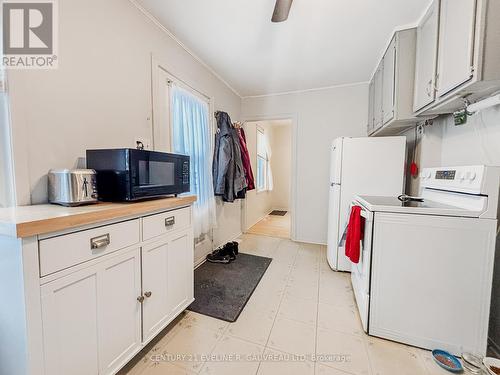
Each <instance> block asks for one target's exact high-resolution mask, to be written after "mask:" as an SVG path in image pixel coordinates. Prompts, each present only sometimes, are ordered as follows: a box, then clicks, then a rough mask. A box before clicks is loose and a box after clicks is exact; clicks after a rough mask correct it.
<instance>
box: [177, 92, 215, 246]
mask: <svg viewBox="0 0 500 375" xmlns="http://www.w3.org/2000/svg"><path fill="white" fill-rule="evenodd" d="M171 98H172V99H171V101H172V135H173V142H172V143H173V145H172V146H173V151H174V152H176V153H180V154H185V155H189V156H190V157H191V158H190V161H191V169H190V174H191V181H190V183H191V191H190V193H191V194H196V196H197V197H198V200H197V201H196V203H195V204H194V209H193V216H194V223H193V224H194V235H195V239H198V240H201V239H202V238H203V237H204V235H206V234H207V233H210V230H211V229H212V228H213V227H214V225H215V221H216V217H215V197H214V191H213V179H212V156H213V151H212V133H211V131H210V122H209V121H210V120H209V105H208V103H207V102H206V101H204V100H202V99H200V98H198V97H197V96H195V95H193V94H191V93H190V92H188V91H186V90H184V89H182V88H180V87H178V86H176V85H173V86H172V91H171Z"/></svg>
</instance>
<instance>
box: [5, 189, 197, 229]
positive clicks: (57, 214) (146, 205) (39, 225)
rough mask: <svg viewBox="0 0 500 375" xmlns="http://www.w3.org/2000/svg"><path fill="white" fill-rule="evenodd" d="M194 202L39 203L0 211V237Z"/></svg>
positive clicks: (190, 199) (191, 198)
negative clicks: (82, 204)
mask: <svg viewBox="0 0 500 375" xmlns="http://www.w3.org/2000/svg"><path fill="white" fill-rule="evenodd" d="M195 201H196V197H195V196H185V197H178V198H162V199H154V200H145V201H141V202H133V203H97V204H93V205H89V206H79V207H62V206H57V205H52V204H41V205H33V206H18V207H12V208H0V235H5V236H10V237H17V238H26V237H32V236H36V235H40V234H48V233H53V232H58V231H62V230H67V229H72V228H78V227H82V226H85V225H92V224H98V223H101V222H105V221H110V220H119V219H125V218H128V217H133V216H141V215H144V214H149V213H154V212H158V211H164V210H169V209H175V208H178V207H185V206H189V205H191V204H192V203H193V202H195Z"/></svg>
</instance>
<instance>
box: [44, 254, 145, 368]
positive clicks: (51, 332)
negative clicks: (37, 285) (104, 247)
mask: <svg viewBox="0 0 500 375" xmlns="http://www.w3.org/2000/svg"><path fill="white" fill-rule="evenodd" d="M140 292H141V290H140V251H139V249H135V250H133V251H128V252H126V253H123V254H120V255H118V256H115V257H112V258H109V259H108V260H106V261H103V262H101V263H99V264H96V265H93V266H91V267H88V268H84V269H81V270H79V271H76V272H75V273H73V274H70V275H68V276H65V277H62V278H60V279H57V280H55V281H52V282H50V283H47V284H45V285H43V286H42V288H41V300H42V321H43V336H44V357H45V373H46V374H51V375H67V374H72V375H80V374H81V375H94V374H96V375H97V374H109V373H113V372H115V371H116V370H117V368H118V367H120V366H121V365H123V364H124V363H125V362H126V361H127V360H129V359H130V358H131V356H132V354H134V353H135V352H136V351H137V350H138V348H139V347H140V345H141V340H140V306H139V303H138V301H137V296H139V295H140Z"/></svg>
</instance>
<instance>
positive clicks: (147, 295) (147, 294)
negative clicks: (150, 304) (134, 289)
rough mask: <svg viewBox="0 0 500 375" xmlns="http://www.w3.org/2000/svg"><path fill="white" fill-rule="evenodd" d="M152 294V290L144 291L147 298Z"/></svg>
mask: <svg viewBox="0 0 500 375" xmlns="http://www.w3.org/2000/svg"><path fill="white" fill-rule="evenodd" d="M152 294H153V293H151V292H146V293H144V295H145V296H146V297H147V298H149V297H151V295H152Z"/></svg>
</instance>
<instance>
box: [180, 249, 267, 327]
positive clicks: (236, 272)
mask: <svg viewBox="0 0 500 375" xmlns="http://www.w3.org/2000/svg"><path fill="white" fill-rule="evenodd" d="M271 261H272V259H271V258H265V257H260V256H256V255H250V254H243V253H240V254H238V256H237V258H236V260H234V261H232V262H231V263H229V264H221V263H209V262H205V263H203V264H202V265H201V266H200V267H198V268H197V269H196V270H195V271H194V298H195V301H194V302H193V303H192V304H191V305H190V306H189V307H188V310H191V311H194V312H197V313H200V314H203V315H208V316H211V317H213V318H217V319H222V320H225V321H227V322H235V321H236V319H238V316H239V315H240V313H241V311H242V310H243V308H244V307H245V305H246V304H247V302H248V300H249V299H250V296H251V295H252V293H253V291H254V290H255V288H256V287H257V285H258V284H259V281H260V279H261V278H262V276H264V273H265V272H266V270H267V267H269V265H270V264H271Z"/></svg>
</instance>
